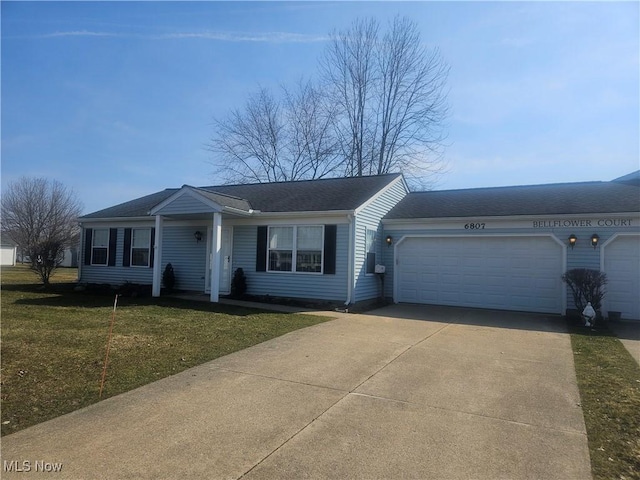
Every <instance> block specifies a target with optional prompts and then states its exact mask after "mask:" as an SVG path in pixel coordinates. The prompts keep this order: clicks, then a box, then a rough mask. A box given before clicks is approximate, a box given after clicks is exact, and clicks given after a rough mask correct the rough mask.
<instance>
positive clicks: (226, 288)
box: [205, 227, 232, 295]
mask: <svg viewBox="0 0 640 480" xmlns="http://www.w3.org/2000/svg"><path fill="white" fill-rule="evenodd" d="M231 234H232V227H222V239H221V243H222V245H221V251H220V259H221V261H222V265H220V293H222V294H225V295H227V294H229V293H231V243H232V241H231V238H232V237H231ZM207 239H208V241H207V259H208V260H209V261H208V262H207V275H206V277H205V292H206V293H210V292H211V269H212V268H213V262H214V261H215V259H214V258H213V257H214V255H213V229H212V228H210V229H209V231H208V235H207Z"/></svg>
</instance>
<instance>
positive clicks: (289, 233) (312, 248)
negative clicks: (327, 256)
mask: <svg viewBox="0 0 640 480" xmlns="http://www.w3.org/2000/svg"><path fill="white" fill-rule="evenodd" d="M323 245H324V227H323V226H321V225H313V226H306V225H300V226H291V227H269V237H268V271H270V272H306V273H322V249H323Z"/></svg>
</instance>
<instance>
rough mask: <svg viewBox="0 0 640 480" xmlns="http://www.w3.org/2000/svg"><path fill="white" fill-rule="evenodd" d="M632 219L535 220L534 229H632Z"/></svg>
mask: <svg viewBox="0 0 640 480" xmlns="http://www.w3.org/2000/svg"><path fill="white" fill-rule="evenodd" d="M632 226H634V225H633V219H631V218H597V219H566V220H534V221H533V228H562V227H573V228H591V227H632Z"/></svg>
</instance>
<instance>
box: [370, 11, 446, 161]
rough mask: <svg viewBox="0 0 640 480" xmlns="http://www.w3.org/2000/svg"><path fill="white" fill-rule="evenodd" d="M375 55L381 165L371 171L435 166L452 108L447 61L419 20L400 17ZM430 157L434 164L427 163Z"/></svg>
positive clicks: (377, 145)
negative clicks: (429, 43) (424, 37)
mask: <svg viewBox="0 0 640 480" xmlns="http://www.w3.org/2000/svg"><path fill="white" fill-rule="evenodd" d="M376 59H377V70H378V76H377V78H378V81H377V82H376V86H377V89H376V105H377V111H376V123H375V125H376V132H377V135H375V137H374V138H375V140H374V142H375V144H374V151H375V152H376V155H377V162H376V163H377V164H374V165H373V168H372V173H378V174H380V173H385V172H390V171H397V170H400V171H403V170H407V171H409V172H411V171H415V170H416V169H418V170H419V169H421V168H425V169H427V170H428V169H430V168H433V162H434V161H437V160H438V158H439V152H440V148H441V146H442V140H443V137H444V135H443V132H442V126H443V122H444V120H445V118H446V116H447V111H448V107H447V103H446V95H445V91H444V89H445V83H446V80H447V77H448V73H449V68H448V66H447V65H446V64H445V63H444V61H443V60H442V57H441V56H440V52H439V51H438V50H437V49H432V50H427V49H426V48H425V47H423V45H422V43H421V40H420V32H419V31H418V28H417V26H416V24H415V23H414V22H412V21H411V20H408V19H406V18H399V17H396V18H395V19H394V20H393V23H392V24H391V26H390V29H389V31H388V32H387V33H386V34H385V35H384V38H383V40H382V42H381V44H380V46H379V48H378V49H377V54H376ZM429 156H431V159H430V160H431V163H432V164H431V165H430V166H429V165H424V164H425V160H427V158H425V157H429ZM426 163H429V162H428V161H427V162H426Z"/></svg>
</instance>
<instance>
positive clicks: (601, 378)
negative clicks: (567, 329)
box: [571, 327, 640, 480]
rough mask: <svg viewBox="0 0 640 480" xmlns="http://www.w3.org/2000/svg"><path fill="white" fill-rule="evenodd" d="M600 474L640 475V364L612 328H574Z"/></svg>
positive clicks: (573, 341)
mask: <svg viewBox="0 0 640 480" xmlns="http://www.w3.org/2000/svg"><path fill="white" fill-rule="evenodd" d="M571 344H572V347H573V353H574V360H575V368H576V376H577V380H578V387H579V389H580V398H581V401H582V409H583V412H584V420H585V424H586V427H587V436H588V440H589V453H590V455H591V471H592V474H593V478H594V479H595V480H600V479H603V480H604V479H621V480H625V479H640V366H638V364H637V363H636V362H635V360H634V359H633V357H631V355H630V354H629V352H628V351H627V350H626V349H625V347H624V346H623V345H622V343H620V341H619V340H618V339H617V338H616V337H615V336H614V335H613V334H611V333H610V332H609V331H607V330H606V328H604V327H603V328H598V330H597V331H594V330H591V329H586V328H584V327H572V328H571Z"/></svg>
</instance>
